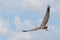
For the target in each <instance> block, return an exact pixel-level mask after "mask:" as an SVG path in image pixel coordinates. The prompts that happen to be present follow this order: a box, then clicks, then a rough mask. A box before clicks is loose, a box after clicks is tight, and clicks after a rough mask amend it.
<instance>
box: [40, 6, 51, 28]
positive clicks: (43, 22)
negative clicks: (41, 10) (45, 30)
mask: <svg viewBox="0 0 60 40" xmlns="http://www.w3.org/2000/svg"><path fill="white" fill-rule="evenodd" d="M49 15H50V6H48V7H47V11H46V14H45V16H44V18H43V21H42V24H41V26H42V27H44V26H46V24H47V22H48V19H49Z"/></svg>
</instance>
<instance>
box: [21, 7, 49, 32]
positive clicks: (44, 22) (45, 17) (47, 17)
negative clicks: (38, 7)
mask: <svg viewBox="0 0 60 40" xmlns="http://www.w3.org/2000/svg"><path fill="white" fill-rule="evenodd" d="M49 13H50V6H48V8H47V12H46V14H45V16H44V18H43V21H42V24H41V25H40V26H39V27H37V28H34V29H31V30H22V31H23V32H28V31H36V30H39V29H41V27H44V26H46V24H47V22H48V19H49Z"/></svg>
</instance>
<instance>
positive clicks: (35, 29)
mask: <svg viewBox="0 0 60 40" xmlns="http://www.w3.org/2000/svg"><path fill="white" fill-rule="evenodd" d="M39 29H41V27H37V28H34V29H31V30H22V31H23V32H29V31H37V30H39Z"/></svg>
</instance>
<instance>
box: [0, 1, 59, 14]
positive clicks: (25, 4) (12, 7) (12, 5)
mask: <svg viewBox="0 0 60 40" xmlns="http://www.w3.org/2000/svg"><path fill="white" fill-rule="evenodd" d="M0 2H1V4H0V8H1V10H2V9H3V10H5V11H6V12H10V13H17V12H24V11H28V10H32V9H33V10H34V11H35V12H39V13H40V12H41V11H43V10H44V8H45V7H46V6H47V5H48V4H49V5H51V7H52V10H53V11H54V12H56V11H57V10H59V4H60V3H59V2H56V0H3V1H2V0H1V1H0ZM57 4H58V5H57ZM56 9H57V10H56Z"/></svg>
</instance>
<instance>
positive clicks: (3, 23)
mask: <svg viewBox="0 0 60 40" xmlns="http://www.w3.org/2000/svg"><path fill="white" fill-rule="evenodd" d="M9 31H10V30H9V20H3V18H2V17H0V33H1V34H4V35H6V34H8V32H9Z"/></svg>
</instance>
